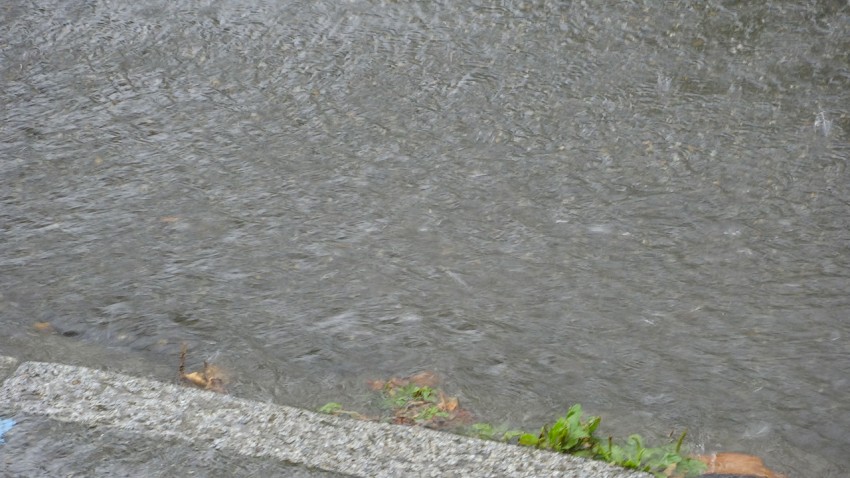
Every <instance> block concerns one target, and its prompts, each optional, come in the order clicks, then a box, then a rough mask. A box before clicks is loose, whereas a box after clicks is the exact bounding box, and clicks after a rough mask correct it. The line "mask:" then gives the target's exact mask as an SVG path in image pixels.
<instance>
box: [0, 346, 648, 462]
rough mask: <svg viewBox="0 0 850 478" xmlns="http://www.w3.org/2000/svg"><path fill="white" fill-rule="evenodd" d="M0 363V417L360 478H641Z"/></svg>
mask: <svg viewBox="0 0 850 478" xmlns="http://www.w3.org/2000/svg"><path fill="white" fill-rule="evenodd" d="M16 364H17V360H15V359H14V358H9V357H2V356H0V378H3V377H5V376H8V377H9V378H8V379H7V380H6V381H5V382H4V383H3V387H2V389H0V410H3V411H14V412H20V413H24V414H29V415H36V416H42V417H46V418H49V419H52V420H57V421H60V422H74V423H82V424H86V425H88V426H97V427H107V428H114V429H120V430H123V431H126V432H131V433H137V434H140V435H142V436H144V437H146V438H154V439H157V438H168V439H179V440H184V441H187V442H192V443H196V444H197V443H206V444H208V446H210V447H212V448H215V449H219V450H225V451H229V452H235V453H238V454H240V455H245V456H251V457H258V458H268V459H273V460H279V461H284V462H289V463H295V464H299V465H303V466H306V467H310V468H317V469H321V470H325V471H331V472H337V473H343V474H348V475H354V476H363V477H398V476H440V477H451V476H463V477H477V476H481V477H483V476H523V477H524V476H559V477H574V478H648V477H649V476H650V475H648V474H644V473H636V472H631V471H628V470H623V469H621V468H617V467H613V466H610V465H607V464H605V463H601V462H596V461H588V460H584V459H580V458H577V457H573V456H569V455H561V454H557V453H550V452H544V451H540V450H535V449H530V448H524V447H519V446H513V445H507V444H504V443H497V442H491V441H485V440H477V439H473V438H468V437H464V436H459V435H453V434H449V433H442V432H437V431H433V430H427V429H423V428H417V427H403V426H394V425H387V424H382V423H372V422H364V421H357V420H352V419H346V418H340V417H334V416H330V415H323V414H318V413H313V412H310V411H307V410H301V409H297V408H293V407H287V406H280V405H273V404H268V403H259V402H253V401H249V400H243V399H239V398H235V397H232V396H229V395H221V394H216V393H212V392H206V391H202V390H196V389H192V388H188V387H180V386H177V385H171V384H166V383H161V382H156V381H153V380H148V379H144V378H138V377H131V376H128V375H123V374H119V373H112V372H103V371H99V370H93V369H88V368H83V367H74V366H68V365H61V364H54V363H40V362H24V363H22V364H20V366H18V367H17V369H15V365H16Z"/></svg>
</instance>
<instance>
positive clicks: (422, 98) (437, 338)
mask: <svg viewBox="0 0 850 478" xmlns="http://www.w3.org/2000/svg"><path fill="white" fill-rule="evenodd" d="M588 3H590V4H588ZM613 3H614V2H554V1H525V2H522V1H483V0H480V1H447V2H435V1H420V2H414V1H409V2H408V1H404V2H394V1H387V2H381V1H358V0H355V1H350V2H314V1H304V2H276V1H268V2H253V1H251V2H239V1H229V2H215V1H209V2H188V1H161V2H102V1H90V2H62V1H56V2H50V1H48V0H37V1H35V2H26V3H25V2H18V1H13V2H4V4H3V6H0V85H2V89H0V118H2V123H0V227H2V242H0V324H2V328H3V330H4V333H3V334H2V335H0V353H6V354H12V355H17V356H19V357H21V358H24V359H37V360H55V361H63V362H66V363H75V364H83V365H88V366H94V367H101V368H120V369H122V370H124V369H126V367H123V365H122V363H121V362H120V360H118V361H113V360H112V359H110V358H109V357H115V356H120V357H121V360H124V361H125V362H131V363H132V364H133V366H132V367H131V368H133V369H134V370H136V369H142V370H144V369H145V366H144V365H146V366H147V370H149V373H148V375H150V376H156V377H160V378H164V379H173V377H174V374H175V370H176V363H177V357H178V354H179V349H180V343H182V342H186V343H188V344H189V346H190V366H197V365H198V364H200V362H201V361H203V360H204V359H208V360H211V361H213V362H215V363H216V364H218V365H220V366H222V367H224V368H226V369H228V370H229V371H230V372H231V375H232V380H233V383H232V384H231V386H230V392H231V393H233V394H236V395H239V396H244V397H248V398H253V399H258V400H269V401H274V402H277V403H283V404H289V405H296V406H304V407H311V408H313V407H316V406H320V405H322V404H323V403H326V402H329V401H338V402H342V403H344V404H345V405H346V406H347V407H348V408H353V409H356V408H362V407H365V406H367V405H368V404H369V402H370V396H369V392H368V390H367V389H366V387H365V386H364V382H365V380H367V379H370V378H382V377H383V378H386V377H388V376H393V375H396V376H398V375H405V374H409V373H413V372H417V371H420V370H434V371H436V372H437V373H438V374H439V375H440V376H441V377H442V378H443V381H444V386H445V388H446V389H447V390H448V391H449V392H450V393H453V394H456V395H458V396H459V397H460V399H461V401H462V404H464V406H466V407H467V408H470V409H472V410H474V411H475V412H476V415H477V417H478V418H479V419H480V420H482V421H490V422H493V423H505V424H510V425H512V426H515V427H522V428H526V429H533V428H536V427H539V426H540V425H541V424H543V423H544V422H547V421H551V420H553V419H554V418H556V417H557V416H558V415H559V414H562V413H563V412H564V411H565V410H566V408H567V407H568V406H569V405H570V404H572V403H576V402H578V403H581V404H582V405H583V406H584V408H585V409H586V410H587V411H588V412H590V413H593V414H598V415H602V416H603V427H604V428H605V429H606V433H612V434H614V435H616V436H625V435H628V434H630V433H636V432H639V433H642V434H643V435H644V436H646V437H648V438H649V439H650V441H656V442H657V441H660V440H663V439H664V438H666V436H667V435H668V433H670V431H671V430H676V431H677V432H678V431H681V430H682V429H685V428H687V429H688V430H689V434H690V442H691V443H692V446H693V447H694V448H695V449H696V450H697V451H700V450H703V451H743V452H747V453H752V454H758V455H760V456H762V457H764V458H765V459H766V461H767V463H768V465H769V466H771V467H772V468H775V469H777V470H779V471H782V472H785V473H787V474H789V475H791V476H821V477H825V476H835V477H837V476H845V474H846V473H847V472H848V470H850V468H849V467H848V465H847V464H846V450H847V449H848V447H850V400H848V399H847V396H850V378H848V377H850V325H848V316H849V315H850V300H849V299H848V283H849V282H850V281H848V279H849V278H850V268H848V265H850V254H848V253H850V182H848V171H847V162H848V159H850V5H848V4H847V3H846V2H841V1H832V2H829V1H821V2H786V1H767V2H733V1H717V0H711V1H707V2H684V1H681V2H639V1H626V2H617V3H616V5H614V4H613ZM39 321H44V322H50V323H51V324H52V325H53V327H55V329H56V331H57V332H56V333H55V334H54V335H45V334H43V333H39V332H37V331H35V330H34V329H33V323H35V322H39ZM93 350H100V352H93ZM34 429H35V428H34ZM45 449H50V448H49V447H45ZM48 454H49V453H48ZM152 454H154V455H155V454H156V452H152ZM48 458H49V457H48ZM80 460H85V457H81V458H80ZM64 463H65V464H66V465H68V463H67V460H66V461H65V462H64ZM68 466H70V465H68ZM80 466H82V465H80ZM81 469H82V468H81Z"/></svg>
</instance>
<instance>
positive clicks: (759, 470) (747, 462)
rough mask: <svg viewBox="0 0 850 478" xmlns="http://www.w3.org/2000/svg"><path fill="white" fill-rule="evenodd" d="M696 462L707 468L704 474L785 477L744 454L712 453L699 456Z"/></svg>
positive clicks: (767, 477) (766, 477)
mask: <svg viewBox="0 0 850 478" xmlns="http://www.w3.org/2000/svg"><path fill="white" fill-rule="evenodd" d="M696 458H697V460H699V461H701V462H703V463H705V464H706V465H707V466H708V470H706V473H716V474H726V475H748V476H756V477H759V478H786V476H785V475H782V474H780V473H776V472H775V471H773V470H771V469H769V468H767V467H766V466H764V462H763V461H762V459H761V458H759V457H757V456H753V455H746V454H744V453H712V454H711V455H700V456H697V457H696Z"/></svg>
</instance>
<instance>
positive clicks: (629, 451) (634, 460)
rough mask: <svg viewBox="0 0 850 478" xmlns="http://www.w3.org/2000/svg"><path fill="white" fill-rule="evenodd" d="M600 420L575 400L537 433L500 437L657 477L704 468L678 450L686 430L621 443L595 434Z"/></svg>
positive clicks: (485, 429)
mask: <svg viewBox="0 0 850 478" xmlns="http://www.w3.org/2000/svg"><path fill="white" fill-rule="evenodd" d="M601 421H602V419H601V418H600V417H594V416H592V417H589V418H587V419H585V418H584V417H583V413H582V409H581V405H578V404H576V405H573V406H572V407H570V408H569V410H568V411H567V414H566V415H564V416H563V417H561V418H559V419H558V420H557V421H556V422H555V423H554V424H552V425H545V426H543V428H541V429H540V432H539V433H537V434H532V433H522V432H517V431H508V432H504V434H503V435H502V436H501V438H500V439H501V440H503V441H510V440H512V439H514V438H518V443H519V444H520V445H524V446H533V447H535V448H541V449H547V450H552V451H556V452H559V453H569V454H572V455H576V456H581V457H585V458H590V459H594V460H602V461H605V462H608V463H612V464H615V465H619V466H622V467H624V468H630V469H633V470H640V471H645V472H649V473H652V474H654V475H655V476H657V477H669V476H672V475H673V474H675V475H676V476H684V477H690V476H696V475H698V474H700V473H701V472H702V471H704V470H705V465H704V464H703V463H702V462H700V461H699V460H695V459H693V458H688V457H686V456H683V455H682V453H681V448H682V442H683V441H684V439H685V435H686V434H687V432H685V433H682V435H681V436H680V437H679V439H678V440H677V441H676V443H675V444H670V445H666V446H661V447H647V446H645V445H644V443H643V438H641V436H640V435H631V436H630V437H629V438H628V440H626V442H625V443H624V444H615V443H614V440H613V439H612V438H611V437H608V439H607V440H604V441H603V440H600V439H599V437H597V436H596V435H595V433H594V432H595V431H596V429H597V428H598V427H599V424H600V422H601ZM496 433H497V432H496V431H495V430H494V429H493V427H492V426H490V425H489V424H485V423H477V424H475V425H473V426H472V433H471V434H473V435H476V436H479V437H481V438H491V439H493V438H494V437H495V436H496Z"/></svg>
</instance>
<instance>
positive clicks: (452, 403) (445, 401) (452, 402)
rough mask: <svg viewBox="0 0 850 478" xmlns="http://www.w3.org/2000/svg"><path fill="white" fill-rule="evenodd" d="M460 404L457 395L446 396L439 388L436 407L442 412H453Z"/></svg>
mask: <svg viewBox="0 0 850 478" xmlns="http://www.w3.org/2000/svg"><path fill="white" fill-rule="evenodd" d="M458 406H460V400H458V399H457V397H448V396H446V394H445V393H443V391H442V390H440V402H439V403H438V404H437V407H438V408H439V409H440V410H442V411H444V412H453V411H455V410H457V408H458Z"/></svg>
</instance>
